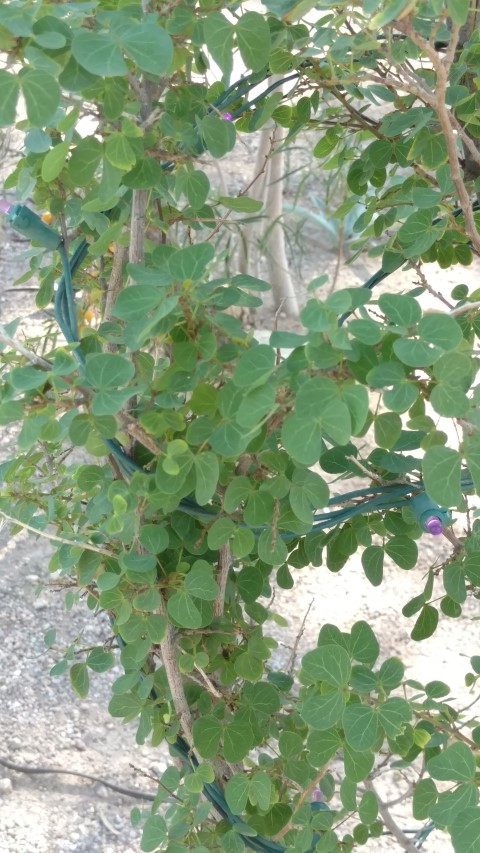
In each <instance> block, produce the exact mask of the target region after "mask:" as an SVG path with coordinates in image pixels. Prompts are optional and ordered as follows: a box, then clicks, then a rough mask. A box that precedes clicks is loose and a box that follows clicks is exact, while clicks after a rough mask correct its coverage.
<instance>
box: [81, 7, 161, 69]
mask: <svg viewBox="0 0 480 853" xmlns="http://www.w3.org/2000/svg"><path fill="white" fill-rule="evenodd" d="M122 41H123V47H124V48H125V51H126V53H128V55H129V56H130V57H131V59H133V61H134V62H135V63H136V64H137V65H138V67H139V68H140V69H141V71H147V72H149V73H150V74H165V73H166V72H167V71H168V69H169V68H170V65H171V64H172V59H173V44H172V40H171V38H170V36H169V35H168V34H167V33H166V32H165V30H163V29H162V27H160V26H159V24H158V21H157V15H156V14H153V15H147V16H146V17H145V19H144V20H143V21H142V22H141V23H140V24H138V25H137V26H135V27H132V29H131V31H130V32H129V33H128V34H127V35H125V36H124V37H123V39H122ZM77 58H78V57H77ZM89 70H91V69H89Z"/></svg>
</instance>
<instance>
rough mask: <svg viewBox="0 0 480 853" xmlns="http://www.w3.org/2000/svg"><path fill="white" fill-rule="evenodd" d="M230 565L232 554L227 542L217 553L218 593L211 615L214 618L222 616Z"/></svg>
mask: <svg viewBox="0 0 480 853" xmlns="http://www.w3.org/2000/svg"><path fill="white" fill-rule="evenodd" d="M231 565H232V554H231V551H230V546H229V544H228V542H226V543H225V545H222V547H221V548H220V550H219V552H218V573H217V584H218V589H219V593H218V595H217V597H216V599H215V601H214V602H213V615H214V616H215V617H218V616H223V610H224V607H225V590H226V588H227V580H228V573H229V571H230V566H231Z"/></svg>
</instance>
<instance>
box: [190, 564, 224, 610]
mask: <svg viewBox="0 0 480 853" xmlns="http://www.w3.org/2000/svg"><path fill="white" fill-rule="evenodd" d="M184 585H185V590H186V591H187V592H188V593H189V594H190V595H193V597H194V598H201V599H202V600H203V601H213V600H214V599H215V598H216V597H217V595H218V594H219V591H220V590H219V588H218V586H217V584H216V582H215V581H214V579H213V569H212V567H211V566H210V565H209V563H207V562H206V560H196V561H195V562H194V564H193V566H192V568H191V569H190V571H189V572H188V574H186V575H185V584H184Z"/></svg>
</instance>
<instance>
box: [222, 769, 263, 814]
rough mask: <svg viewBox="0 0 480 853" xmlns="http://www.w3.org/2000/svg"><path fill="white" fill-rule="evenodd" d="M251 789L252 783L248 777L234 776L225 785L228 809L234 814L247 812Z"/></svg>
mask: <svg viewBox="0 0 480 853" xmlns="http://www.w3.org/2000/svg"><path fill="white" fill-rule="evenodd" d="M267 779H268V776H267ZM249 787H250V781H249V779H248V776H245V775H244V774H243V773H242V774H241V775H240V774H239V773H238V774H236V775H235V776H232V778H231V779H229V780H228V782H227V784H226V785H225V799H226V801H227V806H228V808H229V809H230V811H231V812H233V814H242V812H244V811H245V806H246V805H247V800H248V791H249Z"/></svg>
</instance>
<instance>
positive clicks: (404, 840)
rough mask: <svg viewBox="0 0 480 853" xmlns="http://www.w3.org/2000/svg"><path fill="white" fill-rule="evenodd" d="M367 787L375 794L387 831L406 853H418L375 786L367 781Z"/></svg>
mask: <svg viewBox="0 0 480 853" xmlns="http://www.w3.org/2000/svg"><path fill="white" fill-rule="evenodd" d="M365 787H366V788H367V790H368V791H372V793H373V794H375V796H376V798H377V802H378V810H379V812H380V814H381V816H382V820H383V822H384V824H385V826H386V827H387V829H388V830H389V831H390V832H391V833H392V835H393V837H394V838H396V840H397V841H398V843H399V844H400V846H401V847H403V849H404V850H406V853H418V849H417V848H416V847H415V845H414V844H413V843H412V842H411V841H410V839H409V838H408V836H406V835H405V833H404V832H402V830H401V829H400V827H399V826H398V825H397V824H396V823H395V821H394V819H393V817H392V816H391V814H390V811H389V810H388V808H387V805H386V804H385V803H384V802H383V801H382V800H381V799H380V797H379V796H378V794H377V792H376V790H375V787H374V784H373V782H372V781H371V780H370V779H367V780H366V781H365Z"/></svg>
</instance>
